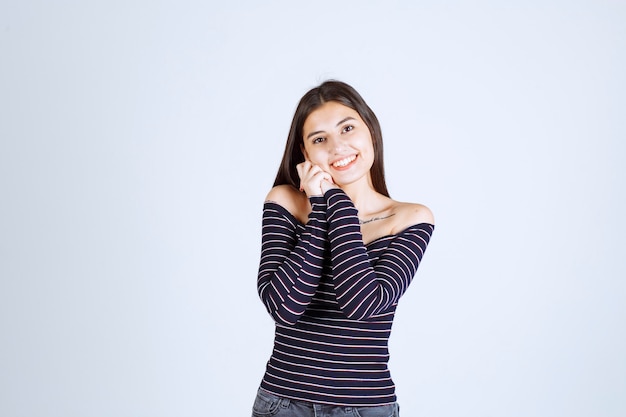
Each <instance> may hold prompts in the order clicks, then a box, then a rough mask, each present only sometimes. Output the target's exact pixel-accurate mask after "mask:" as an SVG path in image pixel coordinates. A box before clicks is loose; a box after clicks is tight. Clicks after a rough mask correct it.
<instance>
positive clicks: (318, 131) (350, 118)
mask: <svg viewBox="0 0 626 417" xmlns="http://www.w3.org/2000/svg"><path fill="white" fill-rule="evenodd" d="M348 120H356V119H355V118H354V117H352V116H348V117H346V118H345V119H341V120H340V121H339V122H338V123H337V124H336V125H335V127H338V126H339V125H341V124H342V123H345V122H347V121H348ZM318 133H324V131H323V130H316V131H315V132H311V133H309V134H308V135H306V138H307V139H309V138H310V137H311V136H315V135H317V134H318Z"/></svg>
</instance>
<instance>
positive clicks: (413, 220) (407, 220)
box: [393, 202, 435, 233]
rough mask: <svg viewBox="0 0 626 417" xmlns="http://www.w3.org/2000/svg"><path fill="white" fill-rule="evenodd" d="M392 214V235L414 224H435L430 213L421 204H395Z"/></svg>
mask: <svg viewBox="0 0 626 417" xmlns="http://www.w3.org/2000/svg"><path fill="white" fill-rule="evenodd" d="M394 212H395V214H396V215H395V216H394V217H395V218H396V219H395V225H394V231H393V232H394V233H399V232H401V231H402V230H404V229H406V228H407V227H409V226H413V225H415V224H420V223H428V224H432V225H434V224H435V217H434V216H433V213H432V211H430V209H429V208H428V207H426V206H425V205H423V204H416V203H403V202H396V203H395V208H394Z"/></svg>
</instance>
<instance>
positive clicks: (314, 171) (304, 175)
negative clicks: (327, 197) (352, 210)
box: [296, 161, 334, 197]
mask: <svg viewBox="0 0 626 417" xmlns="http://www.w3.org/2000/svg"><path fill="white" fill-rule="evenodd" d="M296 169H297V170H298V176H299V177H300V190H301V191H304V192H305V193H306V195H307V197H312V196H320V195H323V194H324V193H325V192H326V191H328V189H329V188H332V187H333V186H334V182H333V177H332V176H331V175H330V174H329V173H328V172H326V171H323V170H322V168H320V167H319V166H317V165H313V164H312V163H311V162H310V161H304V162H302V163H300V164H298V165H296Z"/></svg>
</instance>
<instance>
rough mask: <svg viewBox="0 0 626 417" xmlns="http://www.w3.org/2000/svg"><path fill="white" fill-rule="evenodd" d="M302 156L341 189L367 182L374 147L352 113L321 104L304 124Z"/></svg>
mask: <svg viewBox="0 0 626 417" xmlns="http://www.w3.org/2000/svg"><path fill="white" fill-rule="evenodd" d="M302 133H303V134H302V136H303V141H304V144H303V147H302V148H303V149H302V150H303V153H304V156H305V158H307V159H308V160H309V161H311V163H313V164H315V165H318V166H319V167H320V168H322V170H324V171H326V172H328V173H329V174H330V175H331V176H332V177H333V181H334V182H335V184H337V185H339V186H342V185H347V184H351V183H354V182H356V181H358V180H360V179H363V178H365V179H366V180H367V181H370V168H371V167H372V164H373V163H374V146H373V144H372V135H371V134H370V130H369V128H368V127H367V125H366V124H365V122H364V121H363V119H361V116H359V113H357V112H356V111H355V110H353V109H351V108H350V107H347V106H344V105H343V104H341V103H338V102H336V101H329V102H326V103H324V104H323V105H322V106H321V107H319V108H318V109H316V110H315V111H313V112H312V113H311V114H310V115H309V116H308V117H307V118H306V120H305V121H304V126H303V129H302Z"/></svg>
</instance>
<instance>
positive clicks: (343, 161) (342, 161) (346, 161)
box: [332, 155, 356, 168]
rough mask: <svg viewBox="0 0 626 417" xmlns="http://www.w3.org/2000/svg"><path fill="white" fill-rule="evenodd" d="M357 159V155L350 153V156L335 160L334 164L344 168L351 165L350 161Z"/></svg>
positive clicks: (336, 166)
mask: <svg viewBox="0 0 626 417" xmlns="http://www.w3.org/2000/svg"><path fill="white" fill-rule="evenodd" d="M355 159H356V155H350V156H348V157H345V158H343V159H340V160H338V161H335V162H333V163H332V166H333V167H335V168H344V167H346V166H348V165H350V163H352V162H353V161H354V160H355Z"/></svg>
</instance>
